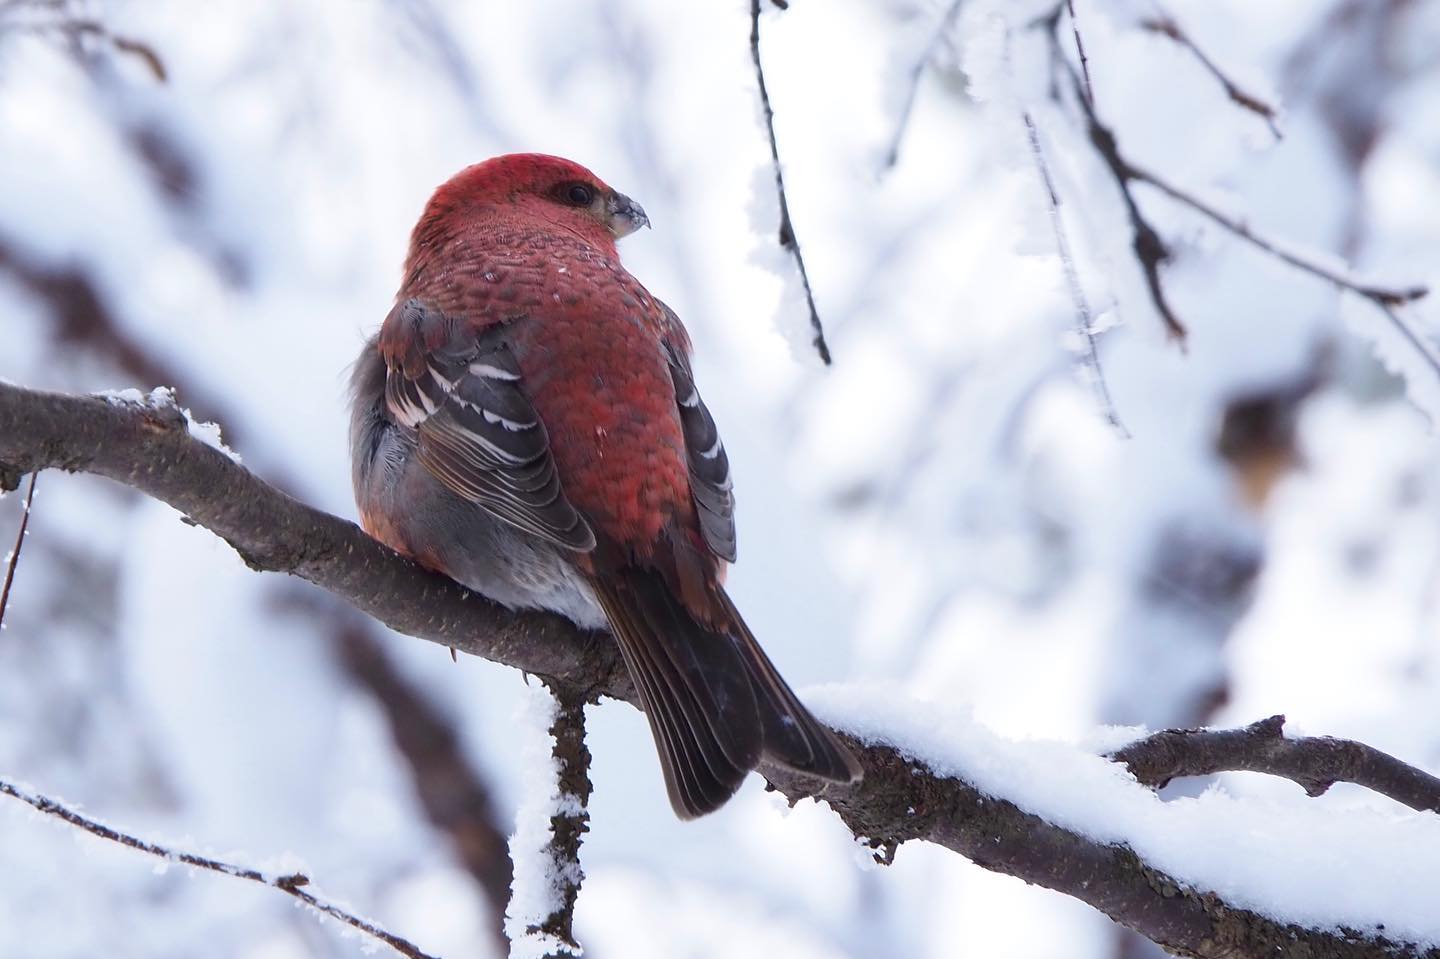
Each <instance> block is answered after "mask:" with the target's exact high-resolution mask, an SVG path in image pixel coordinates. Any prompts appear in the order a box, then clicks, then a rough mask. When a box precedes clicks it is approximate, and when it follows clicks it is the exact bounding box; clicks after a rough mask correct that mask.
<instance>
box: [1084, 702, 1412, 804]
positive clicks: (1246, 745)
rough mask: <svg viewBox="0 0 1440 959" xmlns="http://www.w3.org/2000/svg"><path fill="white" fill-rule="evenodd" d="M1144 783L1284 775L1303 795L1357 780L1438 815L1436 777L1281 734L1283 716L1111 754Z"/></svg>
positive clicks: (1363, 751)
mask: <svg viewBox="0 0 1440 959" xmlns="http://www.w3.org/2000/svg"><path fill="white" fill-rule="evenodd" d="M1110 758H1111V759H1113V760H1115V761H1116V762H1122V763H1124V764H1125V765H1126V766H1127V767H1129V769H1130V771H1131V772H1132V773H1134V774H1135V778H1136V779H1138V780H1140V782H1142V783H1144V784H1145V785H1147V786H1153V787H1155V788H1156V789H1159V788H1162V787H1163V786H1165V784H1166V783H1168V782H1170V780H1172V779H1180V778H1183V777H1185V776H1209V775H1212V774H1214V773H1218V772H1253V773H1265V774H1267V775H1270V776H1283V777H1284V778H1286V779H1289V780H1291V781H1292V782H1295V783H1297V784H1299V785H1300V787H1301V788H1303V789H1304V790H1305V794H1306V795H1308V796H1319V795H1321V794H1322V793H1324V792H1325V790H1327V789H1329V788H1330V787H1331V786H1333V785H1335V784H1336V783H1339V782H1345V783H1355V784H1356V785H1358V786H1364V787H1366V788H1367V789H1373V790H1374V791H1375V792H1377V793H1380V794H1381V795H1382V796H1389V797H1390V798H1391V799H1393V800H1395V801H1396V802H1400V803H1404V804H1405V805H1407V806H1409V807H1410V808H1411V809H1417V810H1420V811H1421V812H1427V811H1428V812H1440V779H1437V778H1435V777H1434V776H1432V775H1430V774H1429V773H1427V772H1425V771H1423V770H1420V769H1416V768H1415V767H1414V766H1409V765H1406V764H1405V763H1402V762H1401V761H1400V760H1398V759H1396V758H1395V757H1394V756H1390V755H1387V754H1385V753H1382V752H1381V751H1380V750H1378V749H1376V748H1374V747H1373V746H1367V745H1365V744H1364V743H1357V742H1354V741H1352V740H1349V739H1334V738H1332V737H1330V736H1296V737H1287V736H1286V735H1285V717H1284V716H1271V717H1270V718H1269V719H1262V720H1260V721H1259V722H1256V723H1251V724H1250V725H1249V726H1246V727H1245V728H1243V729H1166V730H1162V731H1161V732H1158V733H1155V734H1153V735H1151V736H1147V737H1145V738H1144V739H1141V740H1137V741H1136V742H1133V743H1131V744H1130V745H1128V746H1125V747H1124V748H1122V749H1117V750H1116V751H1115V752H1113V753H1111V754H1110Z"/></svg>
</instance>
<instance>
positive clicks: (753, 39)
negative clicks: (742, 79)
mask: <svg viewBox="0 0 1440 959" xmlns="http://www.w3.org/2000/svg"><path fill="white" fill-rule="evenodd" d="M772 2H774V3H775V5H776V6H778V7H780V8H781V9H782V10H783V9H784V8H785V7H786V6H787V5H788V3H787V0H772ZM750 59H751V60H752V61H753V62H754V64H755V83H756V85H757V86H759V88H760V109H761V112H762V113H763V114H764V116H765V132H766V134H768V135H769V137H770V165H771V167H772V168H773V169H774V170H775V196H776V198H777V199H778V200H779V201H780V235H779V240H780V245H781V246H782V247H784V248H785V251H786V252H787V253H789V254H790V256H791V257H792V258H793V259H794V260H795V268H796V269H797V270H799V271H800V283H801V285H802V286H804V287H805V305H806V306H807V307H809V308H810V330H811V332H812V333H813V336H812V338H811V341H810V342H811V343H812V344H813V345H814V347H815V352H817V353H819V354H820V361H821V362H822V363H824V364H825V365H826V366H829V365H830V345H829V344H828V343H826V342H825V328H824V327H823V326H821V325H820V311H819V310H818V309H816V308H815V294H814V292H813V291H811V289H810V273H809V271H808V270H806V269H805V257H804V255H802V254H801V252H800V240H799V238H797V237H796V236H795V224H794V223H792V222H790V201H789V199H788V198H787V197H786V196H785V173H784V171H782V170H781V169H780V143H779V141H777V140H776V139H775V111H774V110H772V109H771V108H770V93H769V91H768V90H766V89H765V67H764V65H763V64H762V63H761V61H760V0H750Z"/></svg>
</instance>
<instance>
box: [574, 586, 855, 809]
mask: <svg viewBox="0 0 1440 959" xmlns="http://www.w3.org/2000/svg"><path fill="white" fill-rule="evenodd" d="M591 587H592V588H593V589H594V591H595V595H596V597H597V598H598V599H599V601H600V605H601V607H602V608H603V609H604V610H605V615H606V617H607V618H608V619H609V620H610V625H611V627H612V629H613V631H614V633H615V638H616V640H617V641H618V642H619V646H620V652H621V654H622V656H623V657H624V659H625V665H626V667H627V668H628V669H629V670H630V675H631V676H632V677H633V678H634V680H635V685H636V688H637V689H638V691H639V693H640V702H641V705H642V706H643V707H644V709H645V716H646V718H647V720H648V721H649V723H650V731H651V734H652V735H653V736H654V737H655V746H656V749H657V751H658V752H659V754H660V766H661V769H662V770H663V772H664V775H665V787H666V790H667V791H668V792H669V795H670V804H671V806H673V807H674V809H675V812H676V814H677V815H679V816H680V817H681V818H683V819H693V818H695V817H697V816H703V815H705V814H706V813H708V812H713V811H714V810H716V809H718V808H720V807H721V806H722V805H724V804H725V802H726V801H727V800H728V799H729V798H730V797H731V796H733V795H734V794H735V791H736V790H737V789H739V788H740V783H741V782H743V781H744V779H745V776H746V774H748V773H749V772H750V770H752V769H754V768H755V767H756V766H758V765H759V764H760V760H761V758H762V756H765V757H769V758H771V759H773V760H774V761H776V762H779V763H781V764H783V765H786V766H789V767H791V768H794V769H796V770H798V771H801V772H805V773H809V774H811V775H815V776H820V777H822V778H825V779H831V780H835V781H838V782H853V781H855V780H856V779H859V778H860V767H859V764H857V763H856V762H855V759H854V757H853V756H851V754H850V752H849V751H848V750H847V749H846V748H845V747H844V746H842V745H841V744H840V743H839V742H838V741H837V740H836V739H835V736H834V734H832V733H831V732H830V731H829V730H828V729H826V728H825V727H824V726H821V725H820V724H819V723H818V722H817V721H816V720H815V717H813V716H812V715H810V712H809V710H807V709H806V708H805V707H804V706H803V705H801V703H800V701H799V700H798V699H796V698H795V694H794V693H793V692H791V690H790V687H789V686H787V685H786V684H785V681H784V680H783V679H781V678H780V675H779V673H778V672H776V670H775V667H774V666H773V665H772V664H771V663H770V660H769V659H768V658H767V657H766V655H765V653H764V652H763V651H762V650H761V649H760V646H759V644H758V643H757V642H756V641H755V637H754V636H753V635H752V634H751V632H750V630H749V628H748V627H746V625H745V623H744V621H743V620H742V619H741V618H740V614H739V613H738V612H737V611H736V610H735V607H734V605H732V604H731V603H730V600H729V598H728V597H726V596H725V595H724V593H723V591H720V590H719V589H718V588H717V589H716V594H717V596H716V600H717V603H718V605H719V609H720V612H721V614H722V615H721V616H719V617H717V618H718V619H719V621H720V622H721V623H722V624H723V625H720V626H708V625H705V624H703V623H701V622H699V621H698V620H697V619H696V617H695V616H693V615H692V614H691V613H690V612H689V611H688V610H687V609H686V608H685V607H684V605H683V604H682V603H681V602H680V600H679V599H678V598H677V597H676V596H675V594H674V593H673V592H672V591H671V590H670V589H669V587H668V586H667V585H666V583H665V580H664V578H663V577H662V576H661V574H660V573H659V572H658V571H655V570H647V569H641V568H637V567H634V566H627V567H624V568H622V569H620V570H619V571H617V572H613V573H610V574H607V575H606V576H605V577H604V578H603V579H601V578H598V577H597V578H596V579H594V580H592V582H591Z"/></svg>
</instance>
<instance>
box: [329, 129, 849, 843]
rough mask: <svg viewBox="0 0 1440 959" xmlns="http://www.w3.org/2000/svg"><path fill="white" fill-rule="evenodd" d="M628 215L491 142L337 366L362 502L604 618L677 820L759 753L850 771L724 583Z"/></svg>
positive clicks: (672, 360)
mask: <svg viewBox="0 0 1440 959" xmlns="http://www.w3.org/2000/svg"><path fill="white" fill-rule="evenodd" d="M639 225H648V220H646V219H645V216H644V213H643V211H641V210H640V208H639V207H638V206H637V205H636V204H634V203H633V201H631V200H630V199H629V198H628V197H625V196H623V195H621V194H618V193H616V192H615V191H614V190H612V189H610V188H609V187H608V186H606V185H605V184H604V183H602V182H601V181H600V180H599V179H598V178H596V177H595V176H594V174H592V173H591V172H590V171H588V170H586V169H585V168H583V167H580V166H578V165H577V164H574V163H571V162H569V161H567V160H562V159H559V158H557V157H547V156H540V155H535V154H520V155H514V156H506V157H498V158H495V159H493V160H489V161H487V162H485V163H481V164H477V165H475V166H473V167H469V168H468V169H466V170H464V171H462V172H461V173H460V174H458V175H457V176H455V177H454V178H453V179H451V180H450V181H449V182H448V183H446V184H445V185H443V186H442V187H441V188H440V189H438V190H437V191H436V192H435V194H434V196H433V197H431V199H430V202H429V203H428V204H427V206H426V209H425V212H424V214H423V215H422V217H421V219H420V221H419V223H418V224H417V225H416V228H415V231H414V234H413V236H412V238H411V247H410V253H409V256H408V257H407V259H406V263H405V279H404V282H403V284H402V286H401V290H400V293H399V295H398V297H397V303H396V307H395V309H394V310H392V311H391V314H390V316H389V317H387V319H386V321H385V323H384V325H383V326H382V328H381V330H380V333H379V335H378V337H377V338H376V340H373V341H372V342H371V343H370V344H367V347H366V350H365V352H363V353H362V355H361V361H360V363H359V365H358V366H357V370H356V376H355V402H354V418H353V420H352V445H353V447H354V462H355V485H356V495H357V500H358V502H359V505H360V510H361V516H362V518H363V520H364V522H365V525H366V528H367V529H368V530H370V531H371V533H372V534H373V535H375V536H377V538H380V539H382V540H383V541H385V542H387V543H389V544H390V545H391V546H393V547H394V548H396V549H398V550H400V551H402V552H404V553H406V554H408V555H411V556H414V557H416V558H417V559H419V560H420V561H421V562H424V563H426V564H427V565H431V566H432V567H434V568H437V569H439V570H441V571H442V572H445V573H447V574H449V575H451V576H453V577H454V578H456V579H458V580H460V581H461V582H464V583H466V584H467V585H470V586H471V587H472V588H475V589H477V590H479V591H481V592H484V593H486V594H487V595H491V596H493V597H494V598H496V599H498V600H500V601H501V602H506V603H509V604H510V605H516V606H538V607H543V608H551V609H556V610H557V611H560V612H562V613H564V614H566V615H568V616H570V617H571V618H572V619H575V620H576V621H577V622H579V623H580V624H581V625H587V626H594V625H599V624H601V623H605V624H608V625H609V627H610V628H611V630H612V632H613V633H614V634H615V636H616V638H617V640H618V641H619V644H620V648H621V651H622V652H623V653H624V654H625V660H626V663H627V665H628V666H629V668H630V670H631V673H632V675H633V676H634V677H635V680H636V685H637V687H638V688H639V690H640V694H641V700H642V705H643V706H644V708H645V710H646V713H647V717H648V718H649V720H650V724H651V729H652V731H653V732H654V734H655V738H656V744H657V747H658V748H659V750H660V758H661V764H662V767H663V769H664V772H665V779H666V784H667V787H668V788H669V792H670V797H671V801H672V804H673V805H674V807H675V809H676V811H677V812H678V813H680V814H681V815H682V816H687V817H688V816H695V815H700V814H703V813H705V812H709V811H710V810H712V809H714V808H716V807H718V806H719V805H720V804H722V803H723V802H724V801H725V800H726V799H728V798H729V796H730V795H731V794H732V793H733V792H734V790H735V789H736V788H738V785H739V783H740V781H741V780H742V779H743V777H744V775H745V773H746V772H748V771H749V770H750V769H753V768H754V767H755V766H756V765H757V764H758V763H759V762H760V760H761V759H762V758H763V757H766V756H768V757H770V758H771V759H773V760H775V761H778V762H781V763H784V764H787V765H790V766H792V767H794V768H798V769H801V770H803V771H808V772H811V773H814V774H815V775H818V776H822V777H825V778H830V779H836V780H841V781H852V780H854V779H856V778H858V776H859V767H858V766H857V765H856V763H855V761H854V759H853V757H851V756H850V754H849V753H848V751H847V750H846V749H845V748H844V747H843V746H841V745H840V744H839V743H838V742H837V741H836V740H835V738H834V737H833V735H832V734H830V733H829V731H828V730H826V729H824V727H822V726H820V725H819V724H818V723H816V722H815V720H814V719H813V717H811V716H810V714H809V712H808V711H807V710H805V708H804V707H803V706H802V705H801V704H800V703H799V701H798V700H796V699H795V697H794V694H793V693H791V692H790V690H789V688H788V687H787V686H786V685H785V683H784V682H783V680H781V679H780V677H779V675H778V673H776V672H775V670H774V667H773V666H772V665H771V664H770V663H769V660H768V659H767V658H766V657H765V655H764V653H763V652H761V650H760V647H759V646H758V644H756V642H755V640H754V637H753V636H752V635H751V634H750V631H749V629H748V628H747V627H746V626H745V624H744V622H743V620H741V618H740V616H739V614H738V612H736V610H735V608H734V606H733V605H732V604H731V602H730V600H729V598H728V597H727V596H726V595H725V592H724V590H723V588H722V585H721V582H722V578H723V568H724V563H725V561H726V560H731V559H733V558H734V522H733V498H732V497H731V493H730V475H729V465H728V461H727V460H726V458H725V454H724V448H723V446H722V445H721V443H720V441H719V436H718V434H717V433H716V430H715V425H714V421H713V419H711V417H710V414H709V412H708V410H707V409H706V408H705V405H704V403H703V402H702V401H701V400H700V397H699V393H698V391H696V389H695V386H694V381H693V378H692V376H691V372H690V368H689V352H690V342H689V338H688V337H687V335H686V333H685V330H684V327H683V326H682V325H681V323H680V321H679V319H678V317H676V316H675V314H674V313H673V312H672V311H671V310H670V309H669V308H668V307H666V306H665V305H664V304H663V303H661V302H660V301H659V300H657V299H655V298H654V297H653V296H651V295H650V293H649V292H648V291H647V290H646V289H645V288H644V287H643V286H642V285H641V284H640V283H639V282H638V281H637V280H635V278H634V277H632V276H631V275H630V274H629V273H628V272H626V271H625V269H624V268H623V267H622V266H621V265H620V262H619V257H618V255H617V253H616V249H615V240H616V239H617V238H618V237H620V236H624V235H626V234H627V233H629V232H631V231H632V230H633V229H635V228H636V227H637V226H639Z"/></svg>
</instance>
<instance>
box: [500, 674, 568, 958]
mask: <svg viewBox="0 0 1440 959" xmlns="http://www.w3.org/2000/svg"><path fill="white" fill-rule="evenodd" d="M528 693H529V694H528V695H527V696H526V697H525V698H524V699H523V700H522V701H521V703H520V705H519V707H518V708H517V710H516V714H515V722H514V724H513V731H514V735H515V739H514V740H513V741H514V742H515V743H516V745H517V747H518V749H519V751H520V761H521V762H522V763H524V768H525V770H526V772H525V792H526V798H525V799H524V801H523V802H522V803H521V804H520V807H519V808H518V809H517V810H516V812H515V832H514V834H513V835H511V837H510V859H511V862H512V863H513V865H514V879H513V880H512V882H511V887H510V905H509V907H508V908H507V909H506V910H505V934H506V935H507V936H509V938H510V959H544V957H545V956H550V955H557V954H559V955H569V954H570V951H569V949H568V947H566V946H564V944H563V943H561V942H560V940H559V939H558V938H557V937H555V936H552V935H548V934H545V933H541V932H538V931H535V927H538V926H539V925H540V924H541V923H543V922H544V921H545V920H546V919H547V918H548V917H549V916H551V915H552V914H553V913H554V912H555V911H556V910H558V909H559V908H560V907H561V903H562V899H561V895H562V890H563V889H564V887H565V886H567V885H571V886H573V885H577V884H578V883H579V882H580V880H581V877H582V874H581V872H580V866H579V864H578V863H574V862H559V861H557V859H556V857H555V856H554V855H553V851H552V850H550V849H548V848H547V844H548V843H549V842H550V840H551V838H552V836H553V833H552V830H551V826H550V821H551V819H552V818H553V817H555V816H565V815H575V814H578V813H583V812H584V811H585V806H584V804H583V803H581V801H580V798H579V797H578V796H575V795H572V794H570V793H564V792H561V791H560V787H559V780H558V778H557V776H558V770H557V768H556V762H555V758H554V755H553V753H552V749H553V741H552V740H551V738H550V725H551V724H552V723H553V722H554V721H555V716H556V703H555V698H554V697H553V696H551V695H550V692H549V690H547V689H546V688H545V687H544V685H542V684H541V683H539V682H538V681H532V682H531V683H530V685H529V689H528Z"/></svg>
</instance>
